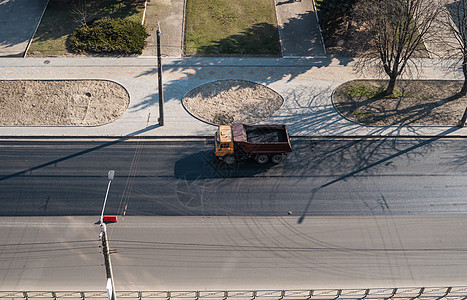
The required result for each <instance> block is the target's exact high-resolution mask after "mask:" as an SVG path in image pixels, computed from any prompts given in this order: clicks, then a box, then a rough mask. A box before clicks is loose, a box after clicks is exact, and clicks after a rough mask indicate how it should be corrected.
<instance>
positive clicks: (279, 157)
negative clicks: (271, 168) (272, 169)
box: [271, 154, 283, 164]
mask: <svg viewBox="0 0 467 300" xmlns="http://www.w3.org/2000/svg"><path fill="white" fill-rule="evenodd" d="M282 159H283V156H282V154H274V155H273V156H272V157H271V161H272V162H273V163H275V164H278V163H280V162H281V161H282Z"/></svg>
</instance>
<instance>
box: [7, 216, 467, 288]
mask: <svg viewBox="0 0 467 300" xmlns="http://www.w3.org/2000/svg"><path fill="white" fill-rule="evenodd" d="M466 217H467V215H465V214H458V215H453V216H449V215H424V216H420V215H418V216H357V217H355V216H354V217H319V216H313V217H309V218H306V219H305V220H304V221H303V222H302V223H301V224H298V223H297V220H296V218H294V217H290V216H287V217H252V216H249V217H231V216H229V217H167V216H158V217H131V216H130V217H125V218H120V220H119V222H118V223H116V224H113V225H109V226H108V230H109V232H110V248H111V249H113V250H114V251H115V252H114V253H113V254H112V255H111V257H112V264H113V269H114V277H115V286H116V289H117V290H119V291H129V290H132V291H137V290H146V291H147V290H150V291H164V290H172V291H174V290H175V291H195V290H199V291H203V290H249V289H252V290H253V289H254V290H263V289H267V290H269V289H272V290H281V289H319V288H336V289H337V288H341V289H342V288H362V289H365V288H382V287H386V288H393V287H412V286H413V287H422V286H425V287H444V286H456V285H457V286H458V285H461V286H463V285H465V278H466V276H467V222H466V221H465V220H466ZM96 219H97V216H96V217H76V216H75V217H55V218H51V217H16V218H10V217H3V218H0V236H1V237H2V238H1V242H0V287H1V289H0V290H9V291H21V290H41V291H44V290H68V291H81V290H84V291H89V290H91V291H92V290H101V291H102V290H105V283H106V279H105V267H104V265H103V264H104V258H103V256H102V253H101V249H100V248H99V245H100V241H99V240H98V238H97V236H98V234H99V226H98V225H94V222H95V220H96Z"/></svg>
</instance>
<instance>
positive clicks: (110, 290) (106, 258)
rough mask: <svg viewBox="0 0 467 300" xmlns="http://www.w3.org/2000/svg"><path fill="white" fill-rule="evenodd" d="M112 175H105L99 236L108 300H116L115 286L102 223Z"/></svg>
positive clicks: (110, 173) (113, 172)
mask: <svg viewBox="0 0 467 300" xmlns="http://www.w3.org/2000/svg"><path fill="white" fill-rule="evenodd" d="M114 175H115V171H114V170H110V171H109V173H108V174H107V177H108V179H109V183H108V185H107V191H106V192H105V199H104V205H103V206H102V213H101V219H100V223H101V233H100V235H99V236H100V237H101V240H102V254H104V263H105V272H106V274H107V286H106V289H107V294H108V297H109V300H117V297H116V296H115V285H114V280H113V272H112V263H111V261H110V251H109V241H108V239H107V227H106V226H105V223H104V209H105V204H106V203H107V196H108V195H109V189H110V183H111V182H112V180H113V178H114Z"/></svg>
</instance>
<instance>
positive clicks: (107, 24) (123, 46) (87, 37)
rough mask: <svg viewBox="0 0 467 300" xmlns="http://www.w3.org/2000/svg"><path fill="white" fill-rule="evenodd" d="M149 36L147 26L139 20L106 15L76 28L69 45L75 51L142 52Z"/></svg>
mask: <svg viewBox="0 0 467 300" xmlns="http://www.w3.org/2000/svg"><path fill="white" fill-rule="evenodd" d="M148 36H149V34H148V33H147V32H146V28H144V26H143V25H141V24H139V23H137V22H134V21H131V20H127V19H112V18H107V17H106V18H102V19H99V20H95V21H93V22H92V23H90V24H86V25H84V26H81V27H79V28H77V29H75V31H73V33H72V34H71V36H70V39H69V46H70V49H71V50H72V51H73V52H83V51H90V52H97V53H102V52H117V53H125V54H130V53H137V54H141V53H142V51H143V48H144V46H145V45H146V38H147V37H148Z"/></svg>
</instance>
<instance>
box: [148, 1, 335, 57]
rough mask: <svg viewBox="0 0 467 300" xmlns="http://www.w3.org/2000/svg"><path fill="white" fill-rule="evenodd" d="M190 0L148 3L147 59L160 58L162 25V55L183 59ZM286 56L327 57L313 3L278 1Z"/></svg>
mask: <svg viewBox="0 0 467 300" xmlns="http://www.w3.org/2000/svg"><path fill="white" fill-rule="evenodd" d="M185 1H186V0H151V1H148V2H147V9H146V18H145V22H144V23H145V25H146V26H147V28H148V32H149V33H150V34H151V36H150V37H148V39H147V42H148V45H147V46H146V48H145V49H144V51H143V56H156V55H157V53H156V28H157V23H158V22H159V23H160V26H161V31H162V33H163V35H162V37H161V53H162V55H163V56H166V57H181V56H182V55H183V33H184V31H183V28H184V13H185V9H184V7H185ZM274 4H275V9H276V17H277V23H278V28H279V37H280V41H281V48H282V55H283V56H285V57H291V56H292V57H293V56H314V57H316V56H324V55H325V54H326V50H325V48H324V44H323V39H322V37H321V31H320V29H319V25H318V18H317V15H316V9H315V5H314V2H313V0H302V1H295V0H275V1H274Z"/></svg>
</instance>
